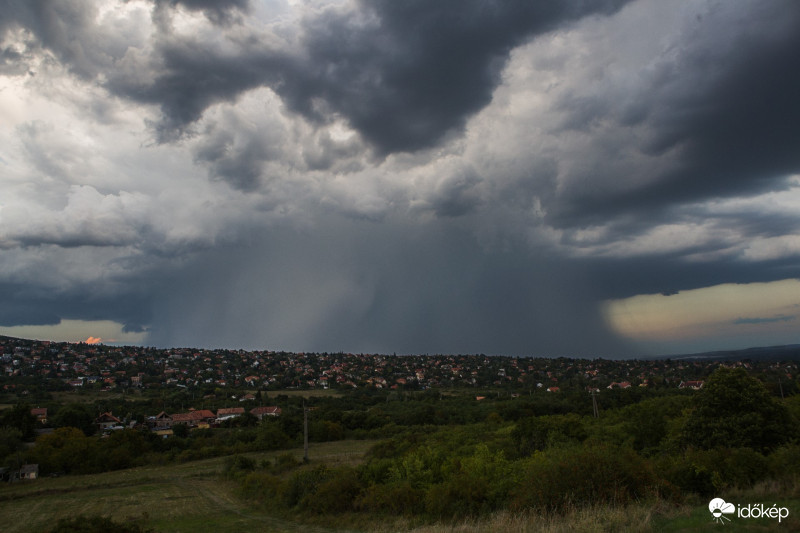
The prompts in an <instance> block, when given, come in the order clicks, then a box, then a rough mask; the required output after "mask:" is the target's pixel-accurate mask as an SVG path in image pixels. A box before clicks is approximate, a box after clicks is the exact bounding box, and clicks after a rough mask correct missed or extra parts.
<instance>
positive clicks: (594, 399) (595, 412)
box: [589, 389, 600, 418]
mask: <svg viewBox="0 0 800 533" xmlns="http://www.w3.org/2000/svg"><path fill="white" fill-rule="evenodd" d="M589 394H591V395H592V408H593V409H594V417H595V418H600V413H599V412H598V411H597V396H595V390H594V389H592V391H591V392H590V393H589Z"/></svg>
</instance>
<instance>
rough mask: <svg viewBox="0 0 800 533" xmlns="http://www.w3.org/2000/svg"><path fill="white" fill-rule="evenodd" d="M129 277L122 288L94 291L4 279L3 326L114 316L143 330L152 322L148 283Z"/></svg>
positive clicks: (1, 286) (0, 310)
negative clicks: (47, 288) (12, 281)
mask: <svg viewBox="0 0 800 533" xmlns="http://www.w3.org/2000/svg"><path fill="white" fill-rule="evenodd" d="M143 281H145V280H143V279H131V280H128V282H129V285H128V286H126V287H125V289H124V290H122V291H108V292H106V291H102V293H101V292H100V291H93V290H91V287H87V286H80V287H72V288H64V289H55V290H54V289H52V288H51V289H50V290H43V289H42V287H41V286H38V285H36V284H31V283H0V300H2V302H3V306H0V326H3V327H11V326H42V325H55V324H58V323H59V322H60V321H61V320H62V319H63V318H68V319H73V320H114V321H117V322H119V323H121V324H123V327H124V328H125V330H126V331H141V330H142V327H143V326H144V325H146V324H148V323H149V322H150V320H151V319H152V317H151V316H150V306H149V302H148V301H149V299H150V298H151V297H152V294H150V292H149V290H147V287H148V283H144V284H143V283H142V282H143Z"/></svg>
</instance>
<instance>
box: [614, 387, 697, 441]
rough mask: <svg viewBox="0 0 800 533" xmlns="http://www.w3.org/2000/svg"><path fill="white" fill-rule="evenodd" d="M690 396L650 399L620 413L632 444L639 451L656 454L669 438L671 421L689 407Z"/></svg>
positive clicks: (624, 428)
mask: <svg viewBox="0 0 800 533" xmlns="http://www.w3.org/2000/svg"><path fill="white" fill-rule="evenodd" d="M690 401H691V399H690V398H689V397H688V396H669V397H666V398H664V397H662V398H650V399H647V400H643V401H641V402H639V403H637V404H633V405H629V406H627V407H625V408H623V409H622V410H621V412H620V418H621V419H622V420H624V423H623V430H624V432H625V434H626V435H628V436H630V437H632V439H631V443H632V445H633V448H634V449H635V450H637V451H640V452H642V451H644V452H645V453H648V452H655V451H656V450H657V449H658V447H659V446H660V445H661V443H662V442H663V441H664V439H666V438H667V436H668V428H669V421H670V420H673V419H675V418H677V417H679V416H681V413H682V412H683V410H684V409H685V408H687V407H688V405H689V403H690Z"/></svg>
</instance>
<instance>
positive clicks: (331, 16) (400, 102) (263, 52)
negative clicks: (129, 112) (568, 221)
mask: <svg viewBox="0 0 800 533" xmlns="http://www.w3.org/2000/svg"><path fill="white" fill-rule="evenodd" d="M624 3H625V2H624V1H623V0H608V1H605V2H593V3H589V4H585V3H582V2H559V3H557V4H549V3H548V4H539V3H530V2H483V1H473V2H463V1H458V2H435V3H429V2H379V3H372V2H367V3H364V4H362V5H361V10H362V12H361V13H352V12H344V11H341V10H339V9H328V10H325V11H323V12H322V13H320V14H315V15H313V16H309V17H308V18H306V19H305V21H304V27H303V29H302V31H303V37H302V39H301V43H300V44H301V47H300V50H299V51H297V50H291V51H287V50H272V49H269V48H267V47H265V46H263V45H259V44H258V43H257V42H256V41H257V39H258V37H256V36H252V37H251V39H250V40H251V42H248V43H247V44H246V45H245V46H244V47H243V49H242V50H241V51H240V53H239V54H237V55H235V56H230V55H226V54H222V53H221V52H219V51H218V50H215V49H213V48H209V47H208V46H206V45H205V44H204V43H202V42H175V41H174V40H170V41H169V42H167V43H165V44H163V45H162V46H161V47H160V49H159V50H158V53H159V56H160V57H159V59H160V61H161V62H162V65H161V70H160V71H159V72H158V73H157V76H156V78H155V81H154V82H152V83H151V84H148V85H136V84H135V83H129V82H125V83H120V82H119V80H117V81H113V80H112V82H111V83H110V84H109V87H110V88H111V89H112V90H114V91H115V92H117V93H118V94H122V95H124V96H126V97H129V98H132V99H135V100H138V101H142V102H148V103H153V104H157V105H159V106H160V107H161V111H162V113H163V120H162V121H161V123H160V124H158V125H157V130H158V133H159V140H160V141H162V142H163V141H170V140H174V139H175V138H176V137H177V136H180V135H181V134H182V133H183V132H184V131H185V128H186V127H187V126H188V125H190V124H191V123H193V122H194V121H196V120H197V119H198V118H200V116H201V115H202V113H203V111H204V110H205V109H207V108H208V107H209V106H210V105H212V104H214V103H217V102H220V101H229V100H232V99H234V98H235V97H236V96H238V95H239V94H241V93H242V92H243V91H246V90H248V89H251V88H254V87H258V86H261V85H268V86H271V87H272V88H273V89H275V90H276V91H277V92H278V93H279V94H280V95H281V96H282V97H283V98H284V100H285V101H286V103H287V105H289V107H290V108H291V109H293V110H294V111H296V112H299V113H301V114H303V115H305V116H306V117H308V118H310V119H313V120H317V121H323V122H325V121H328V120H330V118H331V115H333V114H339V115H342V116H344V117H346V118H347V119H348V121H349V123H350V124H351V126H352V127H354V128H355V129H357V130H358V131H359V132H360V133H361V134H362V135H363V136H364V138H365V139H367V140H368V141H369V142H370V143H372V144H373V145H374V146H375V147H376V148H377V150H378V151H379V152H381V153H390V152H395V151H413V150H417V149H421V148H426V147H429V146H431V145H433V144H435V143H437V142H438V141H440V140H441V139H442V138H443V137H444V136H445V134H447V133H448V132H450V131H453V130H458V129H460V128H461V127H462V126H463V125H464V122H465V121H466V119H467V118H468V117H469V116H471V115H472V114H474V113H475V112H476V111H478V110H480V109H481V108H482V107H484V106H485V105H486V104H488V103H489V101H490V100H491V95H492V91H493V90H494V88H495V87H496V86H497V84H498V83H499V81H500V80H499V73H500V70H501V68H502V67H503V65H504V64H505V61H506V59H507V56H508V53H509V51H510V50H511V48H513V47H514V46H515V45H517V44H519V43H520V42H521V41H522V40H524V39H526V38H528V37H530V36H531V35H533V34H536V33H542V32H546V31H549V30H551V29H553V28H556V27H558V26H559V25H562V24H564V23H566V22H568V21H572V20H576V19H579V18H581V17H584V16H586V15H589V14H594V13H605V14H609V13H612V12H613V11H614V10H616V9H618V8H619V7H620V6H621V5H623V4H624ZM365 19H366V20H365Z"/></svg>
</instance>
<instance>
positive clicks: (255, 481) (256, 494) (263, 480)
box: [240, 471, 285, 504]
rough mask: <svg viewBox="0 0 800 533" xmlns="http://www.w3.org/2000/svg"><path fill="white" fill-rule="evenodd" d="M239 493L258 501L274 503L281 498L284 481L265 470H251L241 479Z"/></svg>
mask: <svg viewBox="0 0 800 533" xmlns="http://www.w3.org/2000/svg"><path fill="white" fill-rule="evenodd" d="M240 490H241V495H242V497H244V498H247V499H251V500H255V501H257V502H259V503H272V504H275V503H277V502H278V501H280V500H281V499H282V495H283V491H284V490H285V483H284V481H283V480H281V479H280V478H279V477H276V476H274V475H272V474H269V473H267V472H258V471H256V472H251V473H249V474H247V475H246V476H245V478H244V480H243V481H242V485H241V489H240Z"/></svg>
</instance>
